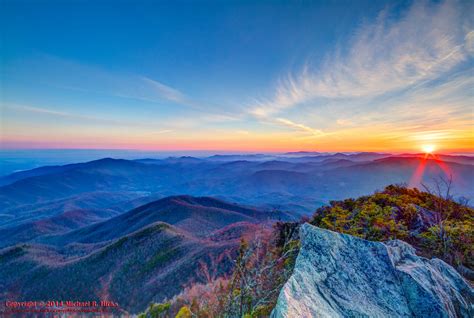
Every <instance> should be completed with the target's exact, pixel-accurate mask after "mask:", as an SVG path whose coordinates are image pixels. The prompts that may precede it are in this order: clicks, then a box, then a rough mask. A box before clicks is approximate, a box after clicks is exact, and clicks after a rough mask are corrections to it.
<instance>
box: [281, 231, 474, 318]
mask: <svg viewBox="0 0 474 318" xmlns="http://www.w3.org/2000/svg"><path fill="white" fill-rule="evenodd" d="M301 241H302V245H301V250H300V253H299V255H298V257H297V259H296V264H295V269H294V272H293V274H292V276H291V277H290V279H289V280H288V282H287V283H286V284H285V285H284V287H283V289H282V290H281V292H280V295H279V298H278V302H277V305H276V307H275V309H274V310H273V313H272V317H291V318H293V317H299V318H305V317H331V318H335V317H384V318H385V317H430V318H436V317H474V304H473V303H474V290H473V288H472V287H471V286H470V285H469V283H468V282H467V281H466V280H464V279H463V278H462V277H461V276H460V275H459V274H458V273H457V272H456V271H455V270H454V269H453V268H452V267H451V266H449V265H448V264H446V263H445V262H443V261H441V260H439V259H436V258H434V259H426V258H423V257H419V256H417V255H416V254H415V249H414V248H413V247H412V246H410V245H409V244H407V243H405V242H402V241H399V240H395V241H390V242H386V243H380V242H370V241H366V240H363V239H359V238H356V237H353V236H350V235H345V234H340V233H336V232H332V231H328V230H323V229H320V228H317V227H314V226H312V225H310V224H304V225H303V226H302V228H301Z"/></svg>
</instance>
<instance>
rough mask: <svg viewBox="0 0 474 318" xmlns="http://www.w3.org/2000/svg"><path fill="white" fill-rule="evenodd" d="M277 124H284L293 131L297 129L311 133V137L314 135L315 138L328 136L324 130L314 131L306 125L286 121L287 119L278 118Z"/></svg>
mask: <svg viewBox="0 0 474 318" xmlns="http://www.w3.org/2000/svg"><path fill="white" fill-rule="evenodd" d="M275 122H276V123H279V124H282V125H284V126H286V127H290V128H293V129H296V130H299V131H303V132H306V133H310V134H311V135H314V136H324V135H326V134H325V133H324V132H323V131H322V130H319V129H313V128H311V127H308V126H306V125H303V124H299V123H295V122H293V121H291V120H289V119H286V118H276V119H275Z"/></svg>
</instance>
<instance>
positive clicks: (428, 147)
mask: <svg viewBox="0 0 474 318" xmlns="http://www.w3.org/2000/svg"><path fill="white" fill-rule="evenodd" d="M421 149H422V150H423V152H424V153H427V154H431V153H433V151H435V149H436V147H435V146H434V145H423V146H421Z"/></svg>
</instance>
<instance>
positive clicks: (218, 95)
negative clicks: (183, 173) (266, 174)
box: [0, 1, 474, 150]
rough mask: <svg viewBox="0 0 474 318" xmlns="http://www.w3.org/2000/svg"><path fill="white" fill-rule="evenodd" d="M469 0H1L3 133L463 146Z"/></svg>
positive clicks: (117, 143)
mask: <svg viewBox="0 0 474 318" xmlns="http://www.w3.org/2000/svg"><path fill="white" fill-rule="evenodd" d="M472 7H473V5H472V2H468V1H466V2H456V1H448V2H438V1H436V2H428V1H426V2H411V1H400V2H393V1H390V2H384V1H320V2H311V1H293V2H290V1H285V2H275V1H261V2H255V1H215V2H211V1H185V2H179V1H178V2H171V1H170V2H165V1H162V2H158V1H134V2H132V1H119V2H117V1H115V2H112V1H73V2H61V1H4V2H3V4H2V10H1V13H0V15H1V16H0V18H1V19H0V20H1V22H0V23H1V31H2V35H1V36H2V41H1V42H2V44H1V45H2V47H1V52H2V53H1V61H2V63H1V67H2V79H1V84H2V87H1V96H0V97H1V100H0V102H1V103H2V104H1V107H2V110H1V117H2V118H1V119H2V127H3V128H2V147H4V148H25V147H26V148H28V147H35V148H41V147H46V148H50V147H53V148H57V147H59V148H137V149H162V150H169V149H223V150H224V149H225V150H229V149H236V150H237V149H240V150H245V149H249V150H253V149H254V150H259V149H262V150H296V149H321V150H358V149H360V150H362V149H366V150H386V149H390V148H393V149H399V150H410V149H415V148H417V147H419V146H421V144H423V143H427V142H428V143H434V144H436V145H437V146H438V147H439V148H443V149H447V150H469V148H472V137H473V136H472V124H473V117H472V101H473V99H472V92H470V91H472V89H469V88H472V84H473V75H472V70H473V51H474V49H473V42H474V32H473V22H472V16H471V18H470V19H469V16H468V13H469V10H471V11H470V12H472V9H473V8H472Z"/></svg>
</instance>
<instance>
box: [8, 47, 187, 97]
mask: <svg viewBox="0 0 474 318" xmlns="http://www.w3.org/2000/svg"><path fill="white" fill-rule="evenodd" d="M6 74H7V76H8V78H14V79H20V80H23V81H29V82H33V83H34V84H46V85H48V86H52V87H57V88H62V89H67V90H73V91H79V92H86V93H93V94H101V95H107V96H112V97H120V98H127V99H135V100H139V101H146V102H151V103H160V104H163V102H166V101H168V102H173V103H176V104H182V105H183V106H189V105H190V104H192V102H191V101H190V99H189V98H188V97H187V96H186V95H185V94H184V93H182V92H181V91H179V90H178V89H176V88H173V87H171V86H169V85H166V84H164V83H161V82H159V81H157V80H155V79H151V78H149V77H147V76H143V75H136V74H127V73H124V72H114V71H109V70H105V69H103V68H100V67H96V66H92V65H86V64H83V63H78V62H75V61H71V60H66V59H62V58H58V57H55V56H51V55H46V54H38V55H36V56H35V58H31V59H29V60H22V61H20V62H19V63H18V64H14V65H8V66H7V68H6Z"/></svg>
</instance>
